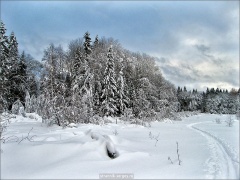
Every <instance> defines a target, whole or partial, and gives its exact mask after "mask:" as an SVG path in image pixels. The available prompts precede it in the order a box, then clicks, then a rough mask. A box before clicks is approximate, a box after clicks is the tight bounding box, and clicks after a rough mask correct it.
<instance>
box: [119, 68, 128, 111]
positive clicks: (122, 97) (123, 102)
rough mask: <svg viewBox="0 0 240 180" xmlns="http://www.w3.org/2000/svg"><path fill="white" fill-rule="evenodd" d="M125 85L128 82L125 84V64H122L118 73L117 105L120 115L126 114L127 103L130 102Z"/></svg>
mask: <svg viewBox="0 0 240 180" xmlns="http://www.w3.org/2000/svg"><path fill="white" fill-rule="evenodd" d="M125 86H126V84H125V81H124V75H123V65H121V68H120V71H119V74H118V79H117V90H118V98H117V107H118V111H119V113H120V115H123V114H124V110H125V108H126V104H127V103H128V98H127V96H126V95H125V92H124V89H125Z"/></svg>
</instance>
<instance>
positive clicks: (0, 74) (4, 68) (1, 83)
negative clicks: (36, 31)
mask: <svg viewBox="0 0 240 180" xmlns="http://www.w3.org/2000/svg"><path fill="white" fill-rule="evenodd" d="M5 33H6V29H5V25H4V23H3V22H2V21H1V25H0V49H1V50H0V57H1V61H0V106H1V107H0V111H3V109H6V108H7V106H8V105H7V101H8V94H9V86H8V79H9V73H10V62H9V59H8V52H9V49H8V37H7V36H6V35H5Z"/></svg>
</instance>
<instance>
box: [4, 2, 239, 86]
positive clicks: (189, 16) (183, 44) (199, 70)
mask: <svg viewBox="0 0 240 180" xmlns="http://www.w3.org/2000/svg"><path fill="white" fill-rule="evenodd" d="M1 19H2V20H3V22H4V23H5V25H6V28H7V33H8V34H10V33H11V31H14V33H15V34H16V36H17V39H18V42H19V48H20V50H25V51H26V52H27V53H29V54H31V55H32V56H33V57H34V58H36V59H38V60H41V58H42V55H43V50H44V49H45V48H46V47H47V46H48V45H49V44H50V43H51V42H53V43H54V44H56V45H58V44H61V45H62V46H63V47H64V48H65V49H66V48H67V45H68V43H69V42H70V41H71V40H73V39H76V38H79V37H82V36H83V35H84V33H85V32H86V31H89V32H90V34H91V36H92V37H93V38H94V37H95V36H96V35H97V34H98V35H99V36H100V37H102V36H105V37H113V38H114V39H118V40H119V42H120V43H121V44H122V45H123V47H125V48H126V49H129V50H131V51H134V52H137V51H138V52H144V53H147V54H149V55H152V56H155V57H157V58H158V61H157V65H158V66H160V69H161V71H162V74H163V75H164V77H165V78H166V79H168V80H169V81H171V82H172V83H173V84H175V85H176V86H184V85H185V86H186V87H187V89H189V90H190V89H192V88H197V89H198V90H205V89H206V87H214V88H217V87H219V88H227V89H231V88H232V87H233V88H238V87H239V1H202V2H200V1H168V2H166V1H150V2H147V1H131V2H127V1H112V2H110V1H91V2H87V1H68V2H67V1H53V2H49V1H36V2H33V1H1Z"/></svg>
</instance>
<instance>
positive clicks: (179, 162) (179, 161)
mask: <svg viewBox="0 0 240 180" xmlns="http://www.w3.org/2000/svg"><path fill="white" fill-rule="evenodd" d="M176 143H177V156H178V165H181V162H182V161H181V160H180V154H179V149H178V142H176Z"/></svg>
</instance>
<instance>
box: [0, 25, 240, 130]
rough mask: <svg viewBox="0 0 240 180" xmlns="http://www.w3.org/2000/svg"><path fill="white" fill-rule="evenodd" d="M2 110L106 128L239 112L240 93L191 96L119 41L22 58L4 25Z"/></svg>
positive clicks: (84, 42) (76, 43)
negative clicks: (113, 120)
mask: <svg viewBox="0 0 240 180" xmlns="http://www.w3.org/2000/svg"><path fill="white" fill-rule="evenodd" d="M0 36H1V45H0V46H1V62H0V83H1V84H0V111H1V112H4V111H11V112H13V113H18V112H19V110H20V109H21V110H22V111H23V109H24V111H25V112H27V113H32V112H35V113H37V114H39V115H40V116H42V118H43V119H44V121H45V122H47V123H50V124H53V123H56V124H58V125H59V126H66V125H67V124H69V123H95V124H102V123H104V118H103V117H106V116H117V117H121V118H122V119H123V120H128V121H132V122H136V123H137V120H141V121H146V122H148V121H151V120H153V119H156V118H165V117H168V118H171V117H172V116H174V113H175V112H178V111H201V112H206V113H222V114H236V113H237V111H238V110H239V107H240V105H239V95H240V89H239V90H236V89H232V90H231V91H230V92H228V91H227V90H222V89H216V90H215V89H214V88H211V89H209V88H208V89H207V90H206V92H198V91H197V89H193V91H187V89H186V87H184V88H183V89H182V88H180V87H178V88H176V87H175V86H174V85H173V84H172V83H171V82H169V81H167V80H166V79H165V78H164V77H163V75H162V74H161V71H160V69H159V68H158V66H157V65H156V64H155V60H156V59H155V58H154V57H151V56H149V55H147V54H141V53H134V52H130V51H128V50H126V49H124V48H123V47H122V46H121V44H120V43H119V42H118V41H117V40H114V39H113V38H105V37H102V38H98V36H96V37H95V38H93V39H92V38H91V37H90V33H89V32H86V33H85V34H84V36H83V37H82V38H79V39H76V40H72V41H71V42H70V43H69V45H68V49H67V50H66V51H64V50H63V48H62V46H61V45H57V46H56V45H55V44H50V45H49V46H48V47H47V48H46V49H45V50H44V56H43V58H42V62H40V61H37V60H34V58H33V57H32V56H31V55H29V54H26V53H25V52H21V53H19V51H18V42H17V38H16V36H15V35H14V33H13V32H12V33H11V34H10V35H9V36H7V35H6V28H5V25H4V23H3V22H1V27H0Z"/></svg>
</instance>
